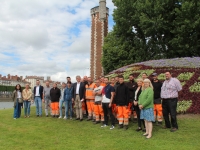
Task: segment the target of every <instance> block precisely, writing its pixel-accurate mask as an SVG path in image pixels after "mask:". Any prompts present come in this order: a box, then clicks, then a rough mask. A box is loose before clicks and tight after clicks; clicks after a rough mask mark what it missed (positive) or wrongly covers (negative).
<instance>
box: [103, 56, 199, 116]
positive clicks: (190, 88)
mask: <svg viewBox="0 0 200 150" xmlns="http://www.w3.org/2000/svg"><path fill="white" fill-rule="evenodd" d="M166 71H170V72H171V73H172V76H173V77H176V78H178V79H179V80H180V82H181V84H182V86H183V90H182V91H181V92H180V93H179V102H178V108H177V112H184V113H185V112H188V113H200V57H193V58H189V57H185V58H174V59H162V60H150V61H146V62H141V63H135V64H131V65H127V66H124V67H122V68H119V69H117V70H114V71H112V72H110V73H109V74H108V75H107V76H109V77H112V76H116V75H123V76H124V77H125V80H128V76H129V74H133V75H134V76H135V78H139V77H141V75H142V73H144V72H145V73H147V75H148V76H149V78H151V74H152V73H153V72H156V73H157V74H158V78H159V80H161V81H164V80H165V74H164V73H165V72H166Z"/></svg>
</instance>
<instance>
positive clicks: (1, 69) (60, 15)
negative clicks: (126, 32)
mask: <svg viewBox="0 0 200 150" xmlns="http://www.w3.org/2000/svg"><path fill="white" fill-rule="evenodd" d="M0 2H1V5H0V74H2V75H3V76H6V75H7V74H9V73H10V74H11V75H19V76H26V75H38V76H45V77H46V76H51V77H52V79H53V80H56V81H63V80H65V78H66V76H71V77H72V79H73V80H74V79H75V76H76V75H81V76H83V75H89V66H90V64H89V62H90V57H89V55H90V36H91V35H90V34H91V30H90V21H91V18H90V9H91V8H93V7H95V6H97V5H98V4H99V0H0ZM107 7H109V8H110V16H109V30H112V27H113V20H112V13H113V9H114V6H113V3H112V1H111V0H107Z"/></svg>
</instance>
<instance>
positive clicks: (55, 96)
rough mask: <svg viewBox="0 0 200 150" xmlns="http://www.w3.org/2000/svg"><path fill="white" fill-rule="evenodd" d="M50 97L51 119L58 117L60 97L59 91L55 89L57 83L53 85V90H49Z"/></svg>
mask: <svg viewBox="0 0 200 150" xmlns="http://www.w3.org/2000/svg"><path fill="white" fill-rule="evenodd" d="M50 96H51V110H52V117H58V116H59V99H60V96H61V92H60V89H59V88H57V83H54V84H53V88H52V89H51V90H50Z"/></svg>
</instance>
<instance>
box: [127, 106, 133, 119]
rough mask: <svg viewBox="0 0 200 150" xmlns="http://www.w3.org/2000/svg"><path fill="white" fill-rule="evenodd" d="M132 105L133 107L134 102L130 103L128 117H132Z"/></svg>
mask: <svg viewBox="0 0 200 150" xmlns="http://www.w3.org/2000/svg"><path fill="white" fill-rule="evenodd" d="M131 107H132V103H129V104H128V108H127V109H128V118H131V113H132V110H131Z"/></svg>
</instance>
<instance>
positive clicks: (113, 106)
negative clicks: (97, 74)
mask: <svg viewBox="0 0 200 150" xmlns="http://www.w3.org/2000/svg"><path fill="white" fill-rule="evenodd" d="M110 85H111V86H112V87H115V78H114V77H113V78H111V79H110ZM112 113H113V115H114V117H115V121H116V122H118V121H117V105H116V102H115V92H114V99H113V101H112Z"/></svg>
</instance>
